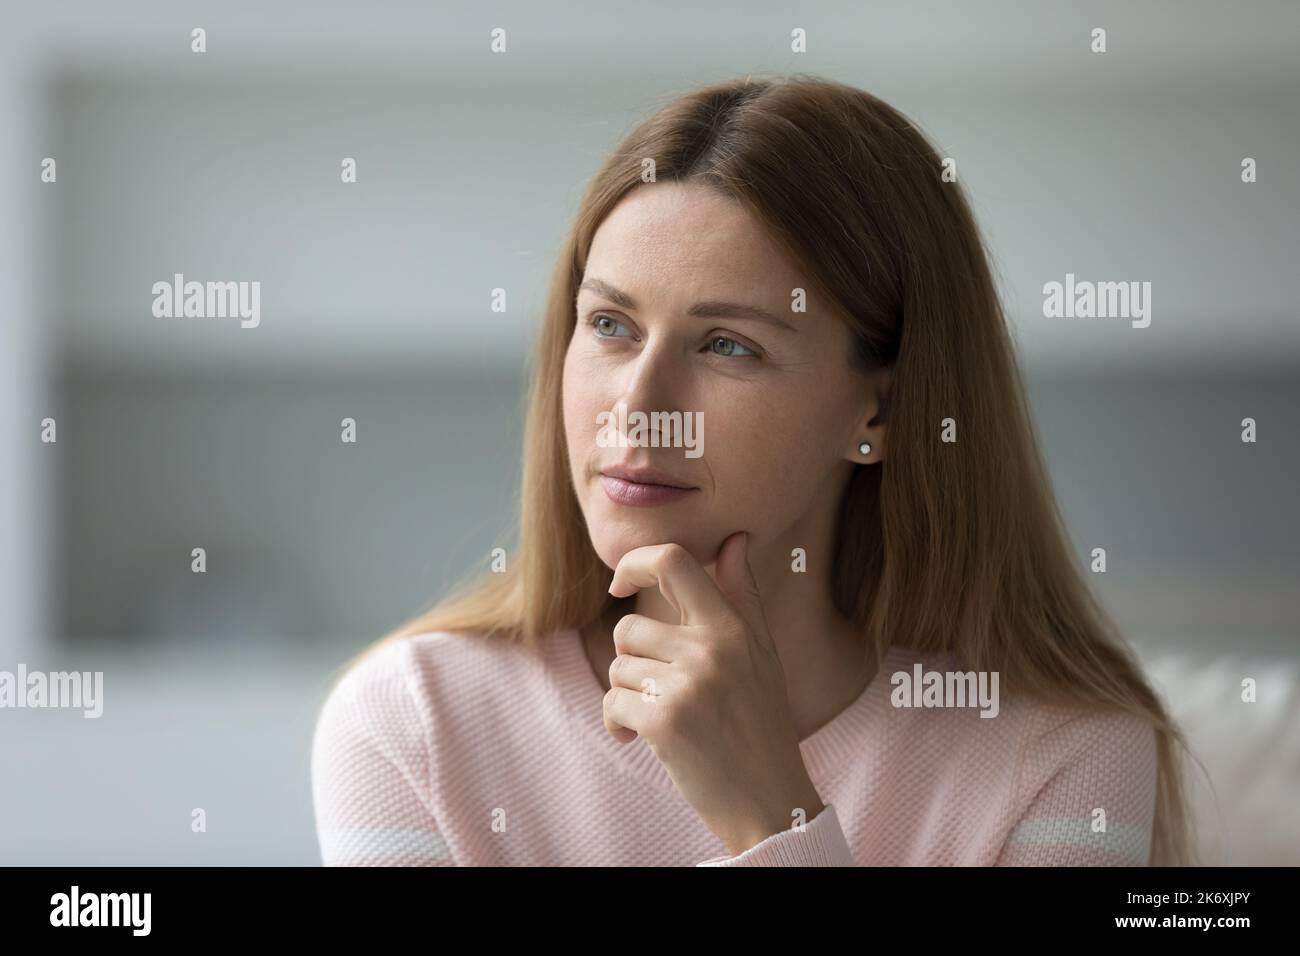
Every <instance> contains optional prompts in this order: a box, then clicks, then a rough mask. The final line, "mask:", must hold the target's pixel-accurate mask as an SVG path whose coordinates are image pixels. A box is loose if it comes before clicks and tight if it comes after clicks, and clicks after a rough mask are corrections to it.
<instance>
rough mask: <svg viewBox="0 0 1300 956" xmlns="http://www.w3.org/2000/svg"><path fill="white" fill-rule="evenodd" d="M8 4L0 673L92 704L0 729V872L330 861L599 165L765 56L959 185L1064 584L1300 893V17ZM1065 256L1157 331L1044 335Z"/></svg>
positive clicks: (506, 516) (508, 435)
mask: <svg viewBox="0 0 1300 956" xmlns="http://www.w3.org/2000/svg"><path fill="white" fill-rule="evenodd" d="M4 17H5V24H4V29H3V30H0V34H2V35H3V39H2V40H0V71H2V73H3V82H2V83H0V142H3V143H4V144H5V148H4V150H3V157H2V158H0V162H3V164H4V165H3V168H2V170H0V190H3V198H2V200H0V203H2V207H3V209H4V210H5V215H4V216H3V217H0V261H2V263H3V266H2V268H3V273H2V277H0V294H2V295H3V301H4V305H5V308H4V311H3V317H2V318H0V448H2V449H3V456H4V467H3V469H0V483H2V484H0V527H3V529H4V531H3V537H2V539H0V670H10V671H14V670H16V668H17V666H18V664H19V663H20V662H21V663H23V664H25V665H26V667H27V669H28V670H47V671H49V670H63V669H76V670H83V671H84V670H103V671H104V672H105V678H104V680H105V685H104V716H103V717H101V718H100V719H98V720H86V719H83V718H82V716H81V713H80V712H79V711H61V710H43V711H41V710H0V760H3V767H4V771H5V774H6V777H7V779H8V780H9V781H10V783H9V784H8V785H7V786H5V787H4V788H2V789H0V863H7V864H119V863H121V864H137V863H138V864H145V863H150V864H153V863H157V864H190V863H196V864H198V863H202V864H315V863H317V862H319V855H318V849H317V845H316V839H315V831H314V820H313V815H312V808H311V799H310V791H309V777H308V770H309V745H310V738H311V731H312V727H313V724H314V719H315V713H316V709H317V708H318V707H319V705H320V703H322V702H323V699H324V694H325V692H326V691H327V689H328V686H329V681H330V679H331V676H332V673H333V671H334V669H335V668H337V667H338V666H340V665H341V664H342V663H343V661H344V660H345V659H346V658H348V657H349V656H351V655H352V654H353V653H356V652H357V651H359V650H360V649H361V648H362V647H363V646H364V645H366V644H367V643H369V642H370V641H372V640H374V639H376V638H378V637H379V636H380V635H382V634H383V633H384V632H386V631H388V630H389V629H391V628H393V627H395V626H396V625H398V624H399V623H401V622H402V621H404V620H406V619H407V618H409V617H410V616H412V615H413V614H415V613H416V612H418V611H420V610H422V609H423V608H425V607H427V606H428V605H429V604H430V603H432V602H433V601H434V600H435V599H436V598H437V597H438V596H439V595H441V594H442V593H444V592H445V590H446V589H447V587H448V586H449V585H450V584H452V583H454V582H455V581H457V580H459V579H461V578H462V577H463V576H464V575H465V574H466V573H467V571H469V569H471V568H472V567H474V566H475V565H478V564H480V563H482V562H484V561H485V560H486V559H487V555H488V552H489V551H490V549H491V548H492V547H493V546H495V545H497V544H502V545H507V544H508V543H509V532H510V528H511V525H512V521H513V513H514V506H515V505H514V502H515V493H516V488H517V482H518V477H519V455H518V449H519V442H520V432H521V425H522V422H521V416H520V409H521V407H522V402H523V395H522V389H523V386H524V381H525V378H524V376H525V374H526V368H527V362H528V357H529V350H530V347H531V345H532V340H533V332H534V327H535V322H536V318H537V316H538V314H539V311H540V307H541V305H542V303H543V301H544V297H545V294H546V283H547V281H548V279H549V274H550V269H551V267H552V264H553V261H554V256H555V253H556V250H557V247H558V243H559V241H560V239H561V237H562V235H563V234H564V232H565V230H566V229H567V227H568V225H569V222H570V219H571V217H572V215H573V213H574V211H575V209H576V206H577V202H578V199H579V198H580V196H581V193H582V190H583V188H584V186H585V183H586V180H587V178H588V177H589V176H590V175H591V173H592V172H594V170H595V168H596V166H597V165H598V164H599V163H600V161H601V160H602V158H603V156H604V155H605V153H606V152H607V151H608V150H610V149H611V148H612V147H613V146H614V145H615V144H616V143H617V142H618V140H619V139H620V138H621V137H622V135H623V134H624V133H626V132H627V131H629V130H630V129H631V128H632V126H634V125H635V124H636V123H637V122H638V121H639V120H640V119H642V118H643V117H644V116H646V115H648V114H649V113H650V112H651V111H653V109H654V108H655V106H657V105H658V104H659V103H661V102H663V101H666V100H667V99H669V98H671V97H672V96H673V95H674V94H676V93H678V92H683V91H685V90H687V89H690V88H692V87H694V86H697V85H700V84H703V83H706V82H713V81H716V80H719V79H723V78H727V77H731V76H734V75H737V74H745V73H758V72H808V73H814V74H818V75H822V76H825V77H827V78H831V79H836V80H840V81H843V82H847V83H851V84H854V85H857V86H860V87H862V88H863V89H866V90H869V91H871V92H873V93H875V94H877V95H879V96H881V97H882V98H884V99H885V100H887V101H888V102H889V103H891V104H892V105H894V106H895V107H897V108H899V109H900V110H902V111H903V112H905V113H907V114H908V115H909V116H910V117H912V118H913V119H914V120H915V121H916V122H917V124H918V126H919V127H920V128H921V129H922V130H923V131H924V132H926V133H927V135H929V136H930V137H931V139H932V141H933V142H934V143H935V144H936V146H937V148H938V149H939V151H940V153H941V155H944V156H951V157H954V158H955V159H956V160H957V163H958V172H959V175H960V178H961V180H962V182H963V183H964V186H965V188H966V190H967V192H968V195H969V196H970V198H971V200H972V202H973V203H974V206H975V211H976V214H977V216H979V218H980V222H981V225H982V227H983V229H984V230H985V234H986V238H987V242H988V246H989V248H990V250H991V252H992V255H993V259H994V265H995V268H996V269H997V270H998V274H999V280H1000V283H1001V287H1002V290H1003V295H1004V301H1005V305H1006V308H1007V313H1008V318H1009V320H1010V321H1011V323H1012V325H1013V327H1014V328H1013V331H1014V334H1015V337H1016V340H1017V343H1018V346H1019V348H1020V354H1021V358H1022V362H1023V368H1024V372H1025V375H1026V378H1027V381H1028V384H1029V388H1030V397H1031V401H1032V403H1033V410H1034V415H1035V418H1036V423H1037V426H1038V429H1039V432H1040V438H1041V441H1042V448H1043V452H1044V455H1045V457H1046V459H1047V462H1048V464H1049V466H1050V469H1051V472H1052V477H1053V480H1054V482H1055V487H1056V490H1057V494H1058V500H1059V503H1060V507H1061V509H1062V512H1063V513H1064V515H1065V517H1066V520H1067V522H1068V523H1069V525H1070V528H1071V534H1072V537H1073V543H1074V546H1075V548H1076V552H1077V553H1078V555H1079V560H1080V562H1081V563H1083V564H1084V566H1085V567H1086V562H1087V560H1088V555H1089V552H1090V551H1091V549H1092V548H1094V547H1104V548H1106V550H1107V555H1108V570H1107V573H1105V574H1097V575H1092V576H1091V578H1090V580H1091V581H1092V582H1093V584H1094V587H1095V588H1096V591H1097V593H1098V594H1099V595H1100V596H1101V598H1102V599H1103V601H1104V603H1105V604H1106V606H1107V607H1108V608H1109V609H1110V610H1111V611H1112V613H1113V614H1114V615H1115V617H1116V618H1117V619H1118V620H1119V621H1120V623H1121V625H1122V626H1123V627H1124V629H1125V631H1126V633H1127V634H1128V635H1129V636H1130V638H1131V639H1132V641H1133V643H1134V644H1135V645H1136V646H1137V648H1138V650H1139V653H1140V654H1141V655H1142V656H1143V658H1144V660H1145V661H1148V662H1149V668H1150V671H1151V673H1152V676H1153V678H1154V679H1156V680H1157V682H1158V683H1159V684H1160V686H1161V687H1162V688H1163V689H1165V691H1166V693H1167V694H1168V695H1169V698H1170V703H1171V706H1173V708H1174V710H1175V713H1176V714H1177V716H1179V717H1180V718H1181V719H1183V720H1184V721H1185V722H1186V723H1187V724H1188V726H1189V727H1190V728H1191V730H1192V731H1193V735H1194V737H1195V739H1196V740H1197V741H1199V742H1200V744H1201V746H1202V748H1203V757H1202V759H1203V760H1204V761H1205V763H1206V765H1207V767H1208V768H1209V769H1210V770H1211V772H1212V774H1213V775H1214V781H1215V785H1216V787H1217V790H1218V797H1219V801H1220V804H1221V806H1220V807H1219V808H1217V809H1214V808H1211V807H1210V804H1208V803H1207V804H1204V807H1205V809H1204V810H1203V811H1202V812H1203V813H1204V814H1205V817H1204V821H1203V823H1202V833H1203V848H1204V849H1205V851H1206V852H1208V853H1209V854H1211V857H1212V860H1213V861H1214V862H1233V863H1243V862H1244V863H1261V862H1263V863H1268V862H1272V863H1291V864H1296V863H1300V811H1297V809H1296V807H1297V805H1300V801H1297V800H1296V799H1295V796H1296V793H1297V792H1298V791H1297V789H1296V786H1297V780H1300V691H1298V690H1297V684H1296V677H1295V675H1296V669H1297V667H1298V666H1300V625H1297V620H1298V614H1297V612H1300V597H1298V596H1297V591H1298V590H1300V588H1298V587H1297V585H1298V584H1300V549H1298V548H1297V540H1298V537H1300V507H1298V506H1297V503H1296V487H1297V483H1296V478H1295V475H1296V472H1297V468H1298V467H1300V452H1298V451H1297V442H1296V434H1297V431H1296V427H1297V417H1298V415H1300V374H1297V372H1298V371H1300V315H1298V313H1297V304H1296V303H1297V297H1296V293H1295V264H1296V261H1297V251H1298V250H1300V241H1298V239H1300V237H1298V235H1297V232H1298V230H1300V227H1298V226H1297V222H1300V218H1298V217H1297V213H1298V212H1300V178H1298V177H1297V176H1296V157H1297V156H1300V122H1298V120H1300V60H1298V59H1297V58H1296V57H1295V54H1294V41H1295V38H1296V37H1297V36H1300V8H1297V7H1295V6H1294V5H1293V4H1288V3H1265V2H1252V3H1246V4H1240V5H1234V6H1232V7H1231V8H1229V7H1226V6H1224V5H1221V4H1217V3H1211V2H1191V3H1188V2H1184V3H1176V4H1175V3H1172V2H1166V3H1155V2H1153V3H1145V4H1142V5H1141V6H1140V7H1138V6H1135V5H1131V4H1124V3H1092V4H1088V5H1086V6H1083V5H1080V6H1079V7H1077V8H1074V7H1063V6H1062V7H1058V6H1056V5H1051V6H1048V5H1041V6H1040V5H1033V4H1023V3H980V4H968V3H965V2H960V0H954V2H932V3H927V4H924V5H916V4H909V3H902V2H899V3H872V4H848V3H843V4H829V3H828V4H818V5H812V6H808V7H805V6H803V5H796V6H794V7H791V6H790V5H788V4H775V3H771V4H769V3H753V2H751V3H744V4H740V3H717V4H711V5H706V6H700V5H696V4H688V3H684V2H669V3H663V4H658V5H656V6H655V7H653V8H646V7H644V6H642V5H633V4H630V3H623V4H618V3H615V4H610V3H599V4H597V3H577V2H573V3H557V4H547V5H544V6H542V5H536V4H528V3H506V2H501V3H496V4H493V5H491V7H490V8H484V7H482V6H481V5H474V4H470V3H438V4H436V5H433V4H422V3H371V4H346V3H339V2H317V3H312V4H310V5H307V4H298V5H293V4H287V3H286V4H279V5H275V6H274V7H272V6H270V5H266V4H259V3H252V2H247V3H222V4H215V3H211V4H209V3H187V4H184V5H178V4H175V3H165V2H148V3H130V4H113V5H111V6H105V5H103V4H95V3H78V2H70V3H63V4H58V5H57V6H56V5H36V4H27V5H23V6H21V7H20V6H17V5H11V6H9V7H8V8H7V9H6V12H5V14H4ZM195 27H202V28H204V29H205V30H206V35H207V52H206V53H203V54H196V53H192V52H191V51H190V45H191V30H192V29H194V28H195ZM497 27H501V28H504V29H505V30H506V35H507V52H506V53H504V54H495V55H494V54H492V53H491V52H490V49H489V43H490V38H491V37H490V34H491V31H492V30H493V29H494V28H497ZM1094 27H1103V28H1105V29H1106V30H1107V34H1108V37H1107V40H1108V47H1109V49H1108V52H1107V53H1105V54H1094V53H1091V52H1090V51H1089V45H1090V31H1091V30H1092V29H1093V28H1094ZM796 28H802V29H804V30H806V31H807V37H808V41H807V52H806V53H802V54H795V53H792V52H791V49H790V43H791V40H790V36H791V31H792V30H794V29H796ZM45 157H52V158H54V159H55V160H56V161H57V181H56V182H55V183H45V182H42V181H41V175H40V173H41V162H42V160H43V159H44V158H45ZM344 157H352V158H355V160H356V162H357V182H356V183H355V184H350V185H344V184H342V183H341V182H340V175H339V174H340V163H341V161H342V159H343V158H344ZM1244 157H1253V158H1254V159H1255V160H1256V161H1257V163H1258V182H1256V183H1254V184H1249V185H1247V184H1244V183H1242V182H1241V177H1240V167H1241V161H1242V159H1243V158H1244ZM177 272H181V273H184V274H185V276H186V278H187V279H191V278H192V279H197V280H199V281H207V280H250V281H251V280H258V281H260V282H261V287H262V299H261V324H260V326H259V327H258V328H256V329H241V328H240V325H239V322H238V320H237V319H190V320H165V319H157V318H154V316H153V315H152V312H151V305H152V301H153V294H152V292H151V287H152V285H153V283H154V282H156V281H159V280H164V281H165V280H169V279H170V277H171V276H172V275H173V274H174V273H177ZM1066 273H1073V274H1074V275H1075V276H1076V277H1077V278H1078V279H1079V280H1094V281H1130V280H1131V281H1139V282H1140V281H1149V282H1151V283H1152V301H1151V304H1152V322H1151V325H1150V327H1149V328H1145V329H1134V328H1132V327H1131V326H1130V323H1129V321H1128V320H1126V319H1046V318H1044V317H1043V315H1042V291H1041V290H1042V287H1043V284H1044V283H1046V282H1049V281H1064V279H1065V275H1066ZM494 288H503V289H505V290H507V295H508V300H507V301H508V311H507V312H505V313H496V312H493V311H492V310H491V307H490V305H491V293H492V290H493V289H494ZM46 417H52V418H54V419H56V421H57V438H58V440H57V442H56V443H54V444H45V443H42V442H41V440H40V422H41V420H42V419H43V418H46ZM345 417H350V418H353V419H355V420H356V422H357V443H356V444H355V445H348V444H343V443H342V442H340V437H339V436H340V421H341V420H342V419H343V418H345ZM1246 417H1250V418H1253V419H1255V420H1256V421H1257V423H1258V441H1257V442H1256V443H1254V444H1244V443H1242V442H1241V440H1240V432H1241V421H1242V419H1243V418H1246ZM196 547H203V548H205V549H206V551H207V573H206V574H194V573H192V572H191V570H190V564H191V560H192V559H191V550H192V549H193V548H196ZM1247 676H1249V677H1254V678H1256V679H1257V681H1258V682H1259V701H1258V703H1257V704H1255V705H1244V704H1242V703H1241V702H1240V698H1239V695H1240V681H1241V679H1242V678H1243V677H1247ZM195 807H202V808H204V810H205V811H206V814H207V820H208V829H207V832H205V833H193V832H191V828H190V813H191V810H192V809H193V808H195ZM1214 814H1217V816H1214ZM1252 820H1253V821H1256V822H1255V823H1253V824H1252V822H1251V821H1252Z"/></svg>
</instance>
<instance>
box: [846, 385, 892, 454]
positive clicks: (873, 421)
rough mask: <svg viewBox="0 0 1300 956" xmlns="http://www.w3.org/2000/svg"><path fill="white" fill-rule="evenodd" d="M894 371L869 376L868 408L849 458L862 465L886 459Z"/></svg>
mask: <svg viewBox="0 0 1300 956" xmlns="http://www.w3.org/2000/svg"><path fill="white" fill-rule="evenodd" d="M892 380H893V369H892V368H891V367H889V366H885V367H884V368H879V369H876V370H875V371H874V372H870V373H868V375H867V406H866V408H865V409H864V411H863V413H862V416H861V419H862V428H861V430H860V431H859V432H858V434H857V435H856V436H855V441H856V446H855V447H854V448H853V450H852V453H851V454H850V455H849V457H850V458H851V459H852V460H853V461H856V462H858V463H860V464H875V463H877V462H880V461H882V460H884V457H885V430H886V424H885V420H886V417H887V416H886V412H887V409H888V407H889V386H890V383H891V381H892Z"/></svg>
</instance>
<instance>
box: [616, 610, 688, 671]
mask: <svg viewBox="0 0 1300 956" xmlns="http://www.w3.org/2000/svg"><path fill="white" fill-rule="evenodd" d="M684 635H685V632H684V631H682V629H681V626H680V625H677V624H666V623H664V622H663V621H656V620H655V619H654V618H652V617H647V616H646V615H644V614H624V615H623V616H622V617H620V618H619V619H618V622H617V623H616V624H615V625H614V634H613V637H614V651H615V653H618V654H631V655H633V656H634V657H647V658H650V659H651V660H656V661H663V662H664V663H666V664H671V663H672V662H673V661H675V660H676V659H677V658H678V657H679V656H680V651H681V646H682V643H683V639H684Z"/></svg>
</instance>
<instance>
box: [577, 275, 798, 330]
mask: <svg viewBox="0 0 1300 956" xmlns="http://www.w3.org/2000/svg"><path fill="white" fill-rule="evenodd" d="M583 289H590V290H591V291H592V292H596V293H598V294H600V295H603V296H604V297H605V298H607V299H609V301H611V302H613V303H614V304H615V305H617V306H618V307H619V308H621V309H629V310H632V311H635V310H636V308H637V304H636V300H634V299H633V298H632V297H631V296H630V295H628V294H627V293H626V292H624V291H623V290H622V289H619V288H617V287H616V286H613V285H611V284H610V283H608V282H606V281H605V280H604V279H597V278H595V277H594V276H593V277H592V278H589V279H583V280H582V285H580V286H578V291H580V292H581V291H582V290H583ZM686 314H687V315H693V316H698V317H700V318H713V319H757V320H759V321H760V322H770V323H772V324H773V325H776V326H779V327H780V328H783V329H785V330H786V331H787V332H798V331H799V329H798V328H797V327H796V326H794V325H791V324H790V323H789V322H787V321H785V320H784V319H782V318H781V317H780V316H777V315H775V314H773V313H771V312H769V311H767V310H766V309H760V308H759V307H758V306H756V305H740V304H738V303H735V302H720V301H717V300H709V301H706V302H696V303H695V304H694V305H693V306H691V307H690V308H689V309H688V310H687V311H686Z"/></svg>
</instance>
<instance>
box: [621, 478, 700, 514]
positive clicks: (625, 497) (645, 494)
mask: <svg viewBox="0 0 1300 956" xmlns="http://www.w3.org/2000/svg"><path fill="white" fill-rule="evenodd" d="M600 483H601V484H602V485H604V486H605V494H606V495H608V496H609V500H610V501H613V502H614V503H615V504H620V505H632V506H633V507H645V506H649V505H662V504H667V503H668V502H670V501H676V500H677V499H679V498H683V497H685V496H686V495H692V494H694V493H695V492H697V491H699V490H700V489H698V488H673V487H671V486H669V485H650V484H641V483H640V482H636V481H626V480H624V479H623V478H615V477H613V476H612V475H601V476H600Z"/></svg>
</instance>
